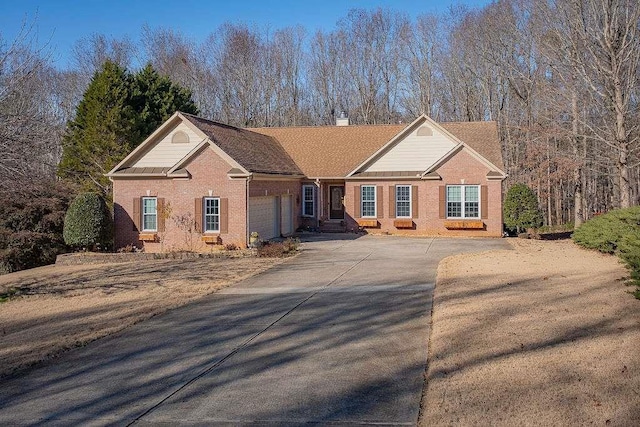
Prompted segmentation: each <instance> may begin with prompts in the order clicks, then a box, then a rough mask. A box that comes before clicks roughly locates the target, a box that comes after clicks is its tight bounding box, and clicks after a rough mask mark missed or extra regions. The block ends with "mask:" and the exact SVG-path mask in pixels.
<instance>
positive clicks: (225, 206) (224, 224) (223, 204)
mask: <svg viewBox="0 0 640 427" xmlns="http://www.w3.org/2000/svg"><path fill="white" fill-rule="evenodd" d="M227 233H229V199H227V198H224V199H220V234H227Z"/></svg>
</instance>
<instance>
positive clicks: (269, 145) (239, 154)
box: [182, 113, 302, 175]
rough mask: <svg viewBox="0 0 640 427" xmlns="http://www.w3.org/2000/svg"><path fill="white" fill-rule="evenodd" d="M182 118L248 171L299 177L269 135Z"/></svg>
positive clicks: (278, 145) (290, 162)
mask: <svg viewBox="0 0 640 427" xmlns="http://www.w3.org/2000/svg"><path fill="white" fill-rule="evenodd" d="M182 115H183V116H184V117H185V118H186V119H187V120H189V121H190V122H191V123H193V124H194V125H195V126H196V127H197V128H198V129H200V130H201V131H202V132H203V133H204V134H205V135H207V137H209V139H210V140H211V141H212V142H213V143H214V144H216V145H217V146H218V147H220V148H221V149H222V151H224V152H225V153H227V154H228V155H229V156H231V158H233V159H234V160H235V161H236V162H238V163H239V164H240V165H241V166H242V167H243V168H245V169H246V170H248V171H249V172H256V173H268V174H283V175H302V171H301V170H300V168H298V166H297V165H296V163H295V162H294V161H293V159H292V158H291V156H289V154H287V152H286V151H285V150H284V149H283V148H282V146H281V145H280V144H279V143H278V142H277V141H276V140H274V139H273V138H272V137H271V136H268V135H265V134H261V133H256V132H252V131H250V130H247V129H239V128H236V127H234V126H229V125H225V124H222V123H216V122H213V121H211V120H206V119H203V118H201V117H197V116H193V115H191V114H186V113H182Z"/></svg>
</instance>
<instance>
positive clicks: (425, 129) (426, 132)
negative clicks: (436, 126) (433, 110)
mask: <svg viewBox="0 0 640 427" xmlns="http://www.w3.org/2000/svg"><path fill="white" fill-rule="evenodd" d="M432 135H433V129H431V128H430V127H429V126H422V127H419V128H418V133H417V136H432Z"/></svg>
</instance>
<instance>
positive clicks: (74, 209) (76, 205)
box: [62, 193, 112, 250]
mask: <svg viewBox="0 0 640 427" xmlns="http://www.w3.org/2000/svg"><path fill="white" fill-rule="evenodd" d="M62 235H63V237H64V241H65V243H66V244H67V245H69V246H71V247H74V248H76V249H80V248H82V249H88V250H93V249H95V248H96V246H100V247H101V248H105V247H107V246H109V245H110V243H111V236H112V221H111V213H110V212H109V208H107V204H106V203H105V201H104V199H103V198H102V197H101V196H100V195H98V194H96V193H83V194H80V195H79V196H78V197H76V198H75V199H74V200H73V202H71V205H70V206H69V210H68V211H67V214H66V215H65V217H64V230H63V233H62Z"/></svg>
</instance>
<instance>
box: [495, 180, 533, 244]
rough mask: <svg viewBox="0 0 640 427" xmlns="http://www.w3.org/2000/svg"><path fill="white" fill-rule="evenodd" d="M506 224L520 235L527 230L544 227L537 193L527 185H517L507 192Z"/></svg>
mask: <svg viewBox="0 0 640 427" xmlns="http://www.w3.org/2000/svg"><path fill="white" fill-rule="evenodd" d="M503 213H504V223H505V225H506V226H507V228H509V229H511V230H516V231H517V232H518V233H520V232H521V231H523V230H526V229H527V228H538V227H540V226H541V225H542V212H541V211H540V208H539V205H538V198H537V197H536V193H534V192H533V190H532V189H531V188H529V187H528V186H526V185H525V184H515V185H513V186H512V187H511V188H509V190H508V191H507V196H506V197H505V201H504V207H503Z"/></svg>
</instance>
